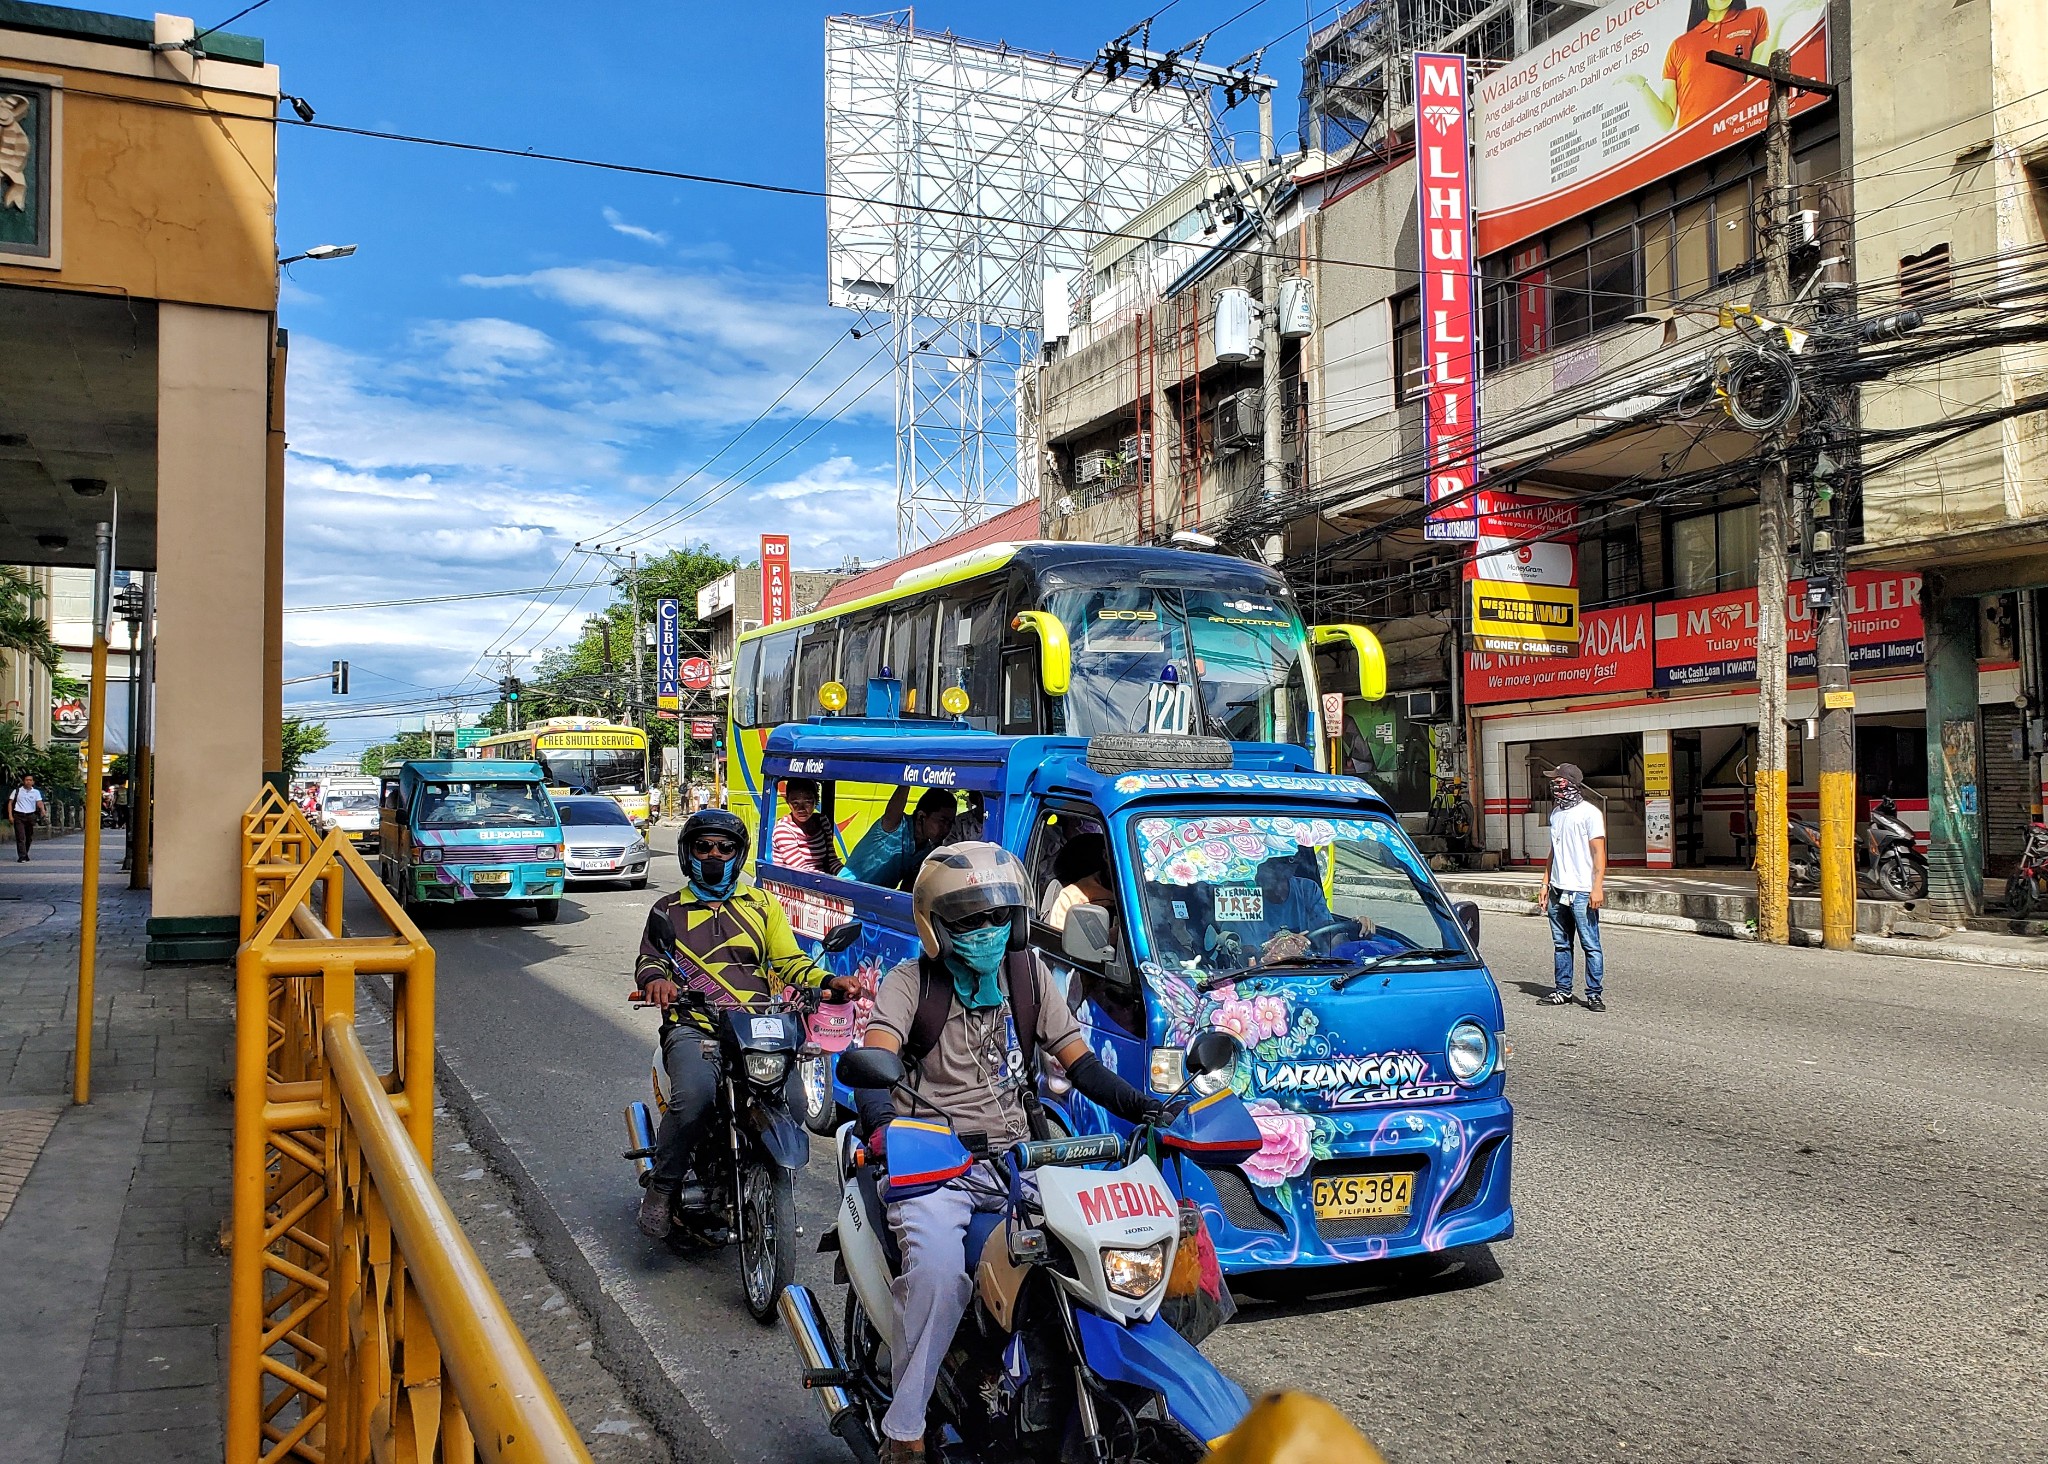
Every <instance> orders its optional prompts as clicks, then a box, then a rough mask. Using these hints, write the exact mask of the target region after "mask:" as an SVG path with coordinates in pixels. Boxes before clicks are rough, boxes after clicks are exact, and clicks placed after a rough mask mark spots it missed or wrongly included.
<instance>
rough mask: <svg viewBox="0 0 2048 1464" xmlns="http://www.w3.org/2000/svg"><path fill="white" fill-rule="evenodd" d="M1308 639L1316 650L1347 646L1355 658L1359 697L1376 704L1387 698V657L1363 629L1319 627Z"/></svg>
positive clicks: (1376, 638)
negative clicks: (1319, 647)
mask: <svg viewBox="0 0 2048 1464" xmlns="http://www.w3.org/2000/svg"><path fill="white" fill-rule="evenodd" d="M1309 639H1310V641H1311V642H1312V643H1314V644H1315V645H1319V646H1335V645H1346V646H1349V647H1351V649H1352V651H1353V652H1355V653H1356V654H1357V656H1358V694H1359V696H1361V697H1362V698H1364V699H1365V700H1366V701H1371V702H1376V701H1379V700H1380V699H1381V698H1382V697H1384V696H1385V695H1386V694H1387V653H1386V652H1385V651H1384V650H1383V649H1381V647H1380V639H1379V637H1378V636H1376V635H1374V634H1373V633H1372V632H1371V631H1369V630H1367V629H1366V628H1365V627H1364V626H1362V625H1318V626H1316V627H1314V628H1313V629H1312V630H1310V631H1309Z"/></svg>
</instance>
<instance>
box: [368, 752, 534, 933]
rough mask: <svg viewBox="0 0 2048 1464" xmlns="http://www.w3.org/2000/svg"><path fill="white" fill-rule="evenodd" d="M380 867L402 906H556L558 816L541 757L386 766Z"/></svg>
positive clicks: (380, 809) (380, 801) (381, 805)
mask: <svg viewBox="0 0 2048 1464" xmlns="http://www.w3.org/2000/svg"><path fill="white" fill-rule="evenodd" d="M378 805H379V807H378V816H379V820H380V823H379V847H378V871H379V873H380V874H381V875H382V876H383V880H384V884H385V887H386V888H388V889H389V890H391V892H392V893H393V894H395V895H396V896H397V897H398V899H399V902H400V903H401V904H403V905H405V906H406V907H407V908H411V907H412V906H414V905H420V904H439V903H456V902H460V901H465V900H496V901H499V902H501V903H506V904H529V903H530V904H531V905H532V906H533V909H534V913H535V914H536V915H537V916H539V918H540V919H542V920H553V919H554V918H555V917H556V916H557V915H558V914H560V913H561V908H562V886H563V880H564V876H565V875H566V874H567V872H568V866H566V865H565V864H563V863H562V821H561V817H560V815H558V814H557V813H556V812H555V805H554V800H553V799H551V798H549V797H548V785H547V776H546V774H545V773H544V772H543V771H542V770H541V766H540V764H539V763H533V762H513V761H508V760H503V759H497V758H461V759H457V760H455V761H438V760H437V761H427V760H415V761H411V762H403V763H393V764H391V765H390V766H388V767H386V768H385V769H384V773H383V777H382V779H381V782H380V788H379V793H378Z"/></svg>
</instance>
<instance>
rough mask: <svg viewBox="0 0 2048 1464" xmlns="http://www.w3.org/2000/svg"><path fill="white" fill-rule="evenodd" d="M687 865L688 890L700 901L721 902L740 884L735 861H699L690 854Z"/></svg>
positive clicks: (738, 863) (738, 866)
mask: <svg viewBox="0 0 2048 1464" xmlns="http://www.w3.org/2000/svg"><path fill="white" fill-rule="evenodd" d="M689 865H690V889H691V891H692V892H693V893H694V894H695V895H696V896H697V898H698V899H700V900H722V899H724V898H725V897H726V896H727V895H730V894H731V893H732V890H733V886H734V885H736V884H738V883H739V882H740V862H739V860H737V859H701V858H699V857H698V856H697V855H695V854H692V855H691V856H690V859H689Z"/></svg>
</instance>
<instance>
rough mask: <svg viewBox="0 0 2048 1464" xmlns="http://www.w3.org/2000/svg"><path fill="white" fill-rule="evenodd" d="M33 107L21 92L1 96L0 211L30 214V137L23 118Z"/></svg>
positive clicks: (0, 94)
mask: <svg viewBox="0 0 2048 1464" xmlns="http://www.w3.org/2000/svg"><path fill="white" fill-rule="evenodd" d="M32 105H33V103H31V102H30V101H29V99H28V98H27V97H25V96H22V95H21V94H20V93H19V92H7V93H0V208H11V209H13V210H15V211H16V212H17V213H26V212H28V180H29V176H30V175H29V167H30V157H29V136H28V129H27V128H25V127H23V126H22V125H21V119H22V118H24V117H26V116H27V115H28V114H29V108H30V107H31V106H32Z"/></svg>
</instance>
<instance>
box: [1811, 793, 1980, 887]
mask: <svg viewBox="0 0 2048 1464" xmlns="http://www.w3.org/2000/svg"><path fill="white" fill-rule="evenodd" d="M1785 833H1786V846H1785V852H1786V876H1787V879H1788V881H1789V882H1790V884H1791V886H1792V888H1793V889H1795V890H1802V891H1804V890H1814V889H1818V888H1819V887H1820V826H1819V825H1818V824H1817V823H1815V822H1814V821H1813V820H1812V819H1809V818H1801V817H1799V816H1798V815H1796V814H1795V815H1792V816H1791V817H1790V818H1789V819H1788V821H1787V823H1786V828H1785ZM1856 867H1857V868H1858V869H1859V870H1863V871H1866V872H1867V873H1868V874H1869V875H1870V877H1871V879H1872V880H1873V881H1875V882H1876V884H1877V887H1878V888H1879V889H1881V890H1883V891H1884V892H1885V893H1886V894H1887V895H1889V896H1891V897H1892V898H1893V899H1895V900H1909V901H1910V900H1924V899H1926V898H1927V856H1926V855H1925V854H1922V853H1921V852H1920V847H1919V845H1918V844H1916V843H1915V842H1914V840H1913V830H1912V828H1911V827H1910V826H1909V825H1908V824H1907V823H1906V821H1905V820H1904V819H1902V818H1900V817H1899V808H1898V805H1897V804H1896V803H1894V802H1893V801H1892V800H1891V799H1890V798H1889V797H1885V798H1880V799H1879V800H1878V802H1877V806H1876V807H1875V808H1873V809H1872V810H1871V811H1870V822H1869V824H1868V825H1867V826H1866V827H1865V829H1864V833H1863V843H1862V845H1861V846H1860V847H1859V848H1858V850H1857V853H1856ZM2011 897H2012V891H2011V886H2010V885H2009V884H2008V886H2007V890H2006V898H2007V899H2008V900H2010V899H2011Z"/></svg>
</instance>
